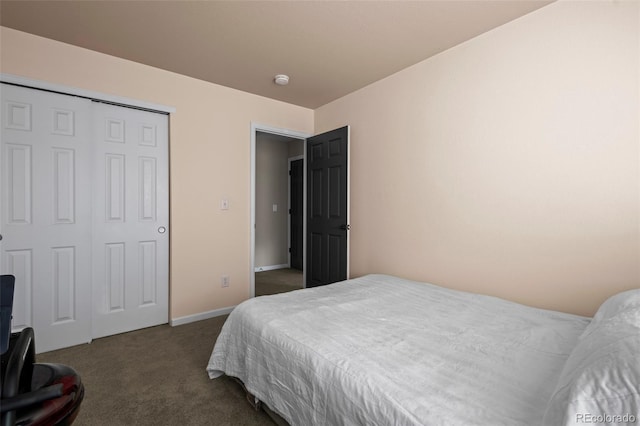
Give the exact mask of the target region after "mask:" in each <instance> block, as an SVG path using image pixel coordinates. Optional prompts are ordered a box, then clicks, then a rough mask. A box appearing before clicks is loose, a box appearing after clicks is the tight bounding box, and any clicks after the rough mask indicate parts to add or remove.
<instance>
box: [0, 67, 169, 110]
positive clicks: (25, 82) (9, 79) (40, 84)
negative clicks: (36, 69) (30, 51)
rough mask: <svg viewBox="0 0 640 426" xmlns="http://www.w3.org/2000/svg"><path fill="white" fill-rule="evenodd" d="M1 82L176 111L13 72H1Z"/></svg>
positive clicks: (144, 107) (159, 105) (136, 106)
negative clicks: (21, 75)
mask: <svg viewBox="0 0 640 426" xmlns="http://www.w3.org/2000/svg"><path fill="white" fill-rule="evenodd" d="M0 82H3V83H10V84H16V85H18V86H25V87H31V88H33V89H42V90H48V91H50V92H57V93H62V94H65V95H74V96H80V97H83V98H88V99H93V100H97V101H104V102H109V103H112V104H116V105H120V106H125V107H134V108H141V109H146V110H150V111H156V112H163V113H167V114H170V113H174V112H176V109H175V108H174V107H172V106H167V105H161V104H155V103H151V102H145V101H140V100H137V99H131V98H125V97H122V96H115V95H109V94H106V93H101V92H94V91H93V90H86V89H79V88H77V87H71V86H65V85H62V84H57V83H49V82H47V81H42V80H34V79H31V78H26V77H20V76H17V75H13V74H7V73H0Z"/></svg>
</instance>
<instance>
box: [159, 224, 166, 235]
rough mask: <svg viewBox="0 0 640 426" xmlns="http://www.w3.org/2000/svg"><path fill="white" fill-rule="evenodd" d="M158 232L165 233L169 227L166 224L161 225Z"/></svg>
mask: <svg viewBox="0 0 640 426" xmlns="http://www.w3.org/2000/svg"><path fill="white" fill-rule="evenodd" d="M158 232H159V233H160V234H164V233H165V232H167V228H165V227H164V226H161V227H160V228H158Z"/></svg>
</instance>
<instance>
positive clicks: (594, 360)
mask: <svg viewBox="0 0 640 426" xmlns="http://www.w3.org/2000/svg"><path fill="white" fill-rule="evenodd" d="M639 386H640V289H638V290H630V291H626V292H623V293H620V294H617V295H615V296H612V297H611V298H609V299H608V300H607V301H606V302H605V303H603V304H602V305H601V307H600V308H599V309H598V312H597V313H596V315H595V316H594V318H593V320H592V322H591V324H589V326H588V327H587V329H585V331H584V333H583V334H582V336H580V338H579V339H578V344H577V345H576V347H575V348H574V349H573V351H572V352H571V354H570V355H569V358H568V359H567V362H566V364H565V366H564V368H563V370H562V373H561V374H560V378H559V380H558V384H557V385H556V389H555V391H554V393H553V395H552V397H551V400H550V401H549V404H548V406H547V411H546V413H545V415H544V420H543V424H544V425H549V426H561V425H565V426H566V425H584V424H596V425H597V424H600V425H604V424H606V425H634V426H638V424H640V388H639Z"/></svg>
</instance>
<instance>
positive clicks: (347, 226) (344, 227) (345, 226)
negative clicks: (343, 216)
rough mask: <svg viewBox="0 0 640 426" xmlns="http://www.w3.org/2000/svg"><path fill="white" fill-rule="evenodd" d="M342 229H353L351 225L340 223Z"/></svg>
mask: <svg viewBox="0 0 640 426" xmlns="http://www.w3.org/2000/svg"><path fill="white" fill-rule="evenodd" d="M340 229H342V230H343V231H348V230H349V229H351V225H340Z"/></svg>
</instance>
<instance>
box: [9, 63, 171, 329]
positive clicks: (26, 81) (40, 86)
mask: <svg viewBox="0 0 640 426" xmlns="http://www.w3.org/2000/svg"><path fill="white" fill-rule="evenodd" d="M0 83H6V84H10V85H15V86H22V87H25V88H28V89H35V90H43V91H47V92H53V93H58V94H61V95H71V96H76V97H80V98H85V99H89V100H92V101H98V102H104V103H108V104H112V105H116V106H122V107H128V108H133V109H139V110H144V111H149V112H155V113H162V114H166V115H168V118H167V138H168V141H167V166H168V181H167V184H168V190H169V194H168V195H169V205H168V207H169V210H168V212H167V214H168V223H167V225H168V228H169V235H168V239H169V242H168V253H167V255H168V258H167V262H168V267H169V271H168V277H167V278H168V282H167V298H168V299H167V318H168V322H169V324H172V319H171V232H172V227H171V114H172V113H175V112H176V111H177V110H176V108H175V107H173V106H168V105H163V104H156V103H152V102H146V101H142V100H138V99H133V98H128V97H124V96H116V95H111V94H107V93H103V92H98V91H93V90H87V89H81V88H78V87H73V86H67V85H64V84H58V83H51V82H47V81H43V80H37V79H32V78H27V77H22V76H19V75H15V74H9V73H0ZM2 161H3V158H2V150H0V164H1V163H2ZM2 184H3V182H2V174H0V187H1V185H2ZM2 210H3V209H0V234H1V233H2V223H3V217H2ZM93 290H94V288H93V282H92V286H91V293H93ZM91 301H92V303H93V296H92V300H91ZM91 323H92V324H91V339H92V338H93V337H92V336H93V313H92V318H91Z"/></svg>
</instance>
